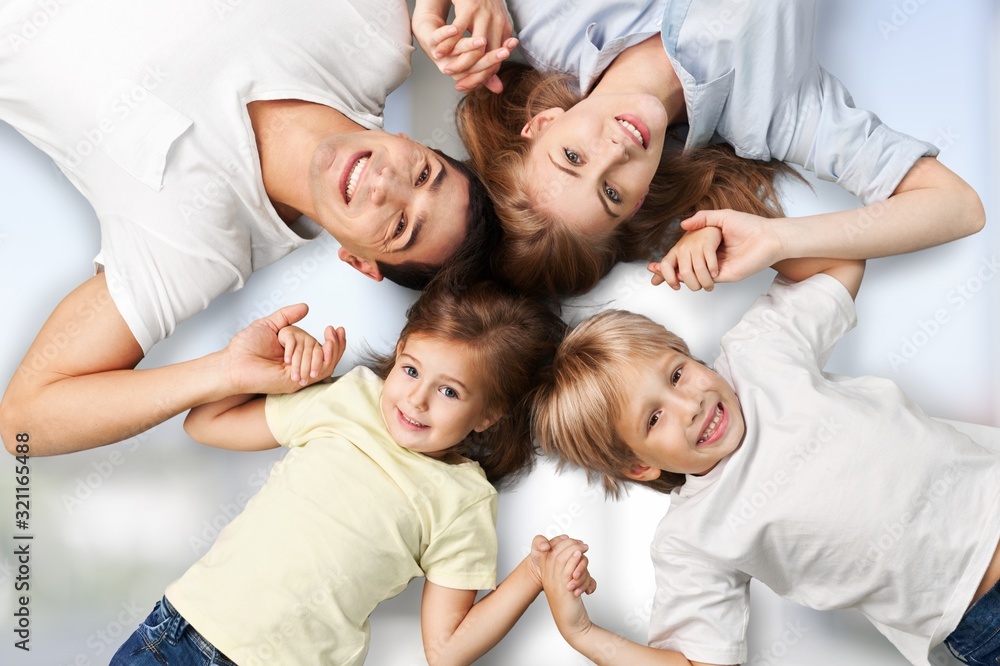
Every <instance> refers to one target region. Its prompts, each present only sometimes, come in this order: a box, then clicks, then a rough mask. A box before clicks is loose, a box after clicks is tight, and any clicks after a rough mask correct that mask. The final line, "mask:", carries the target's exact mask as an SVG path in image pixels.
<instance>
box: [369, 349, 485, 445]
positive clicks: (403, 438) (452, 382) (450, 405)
mask: <svg viewBox="0 0 1000 666" xmlns="http://www.w3.org/2000/svg"><path fill="white" fill-rule="evenodd" d="M381 408H382V416H383V418H385V422H386V425H387V426H388V427H389V434H390V435H392V438H393V440H395V442H396V443H397V444H399V445H400V446H402V447H404V448H407V449H410V450H411V451H417V452H419V453H423V454H425V455H428V456H431V457H432V458H441V457H443V456H444V455H445V452H446V451H447V450H448V449H450V448H451V447H453V446H455V445H456V444H458V443H459V442H461V441H462V440H463V439H465V437H466V436H467V435H468V434H469V433H470V432H472V431H473V430H475V431H476V432H482V431H483V430H486V428H488V427H490V426H491V425H493V423H494V422H495V421H496V418H495V417H492V415H490V414H489V413H488V411H487V409H486V396H485V395H484V389H483V383H482V382H481V381H480V379H479V368H478V367H477V362H476V358H475V357H474V356H473V354H472V351H471V350H470V349H469V348H468V347H466V346H465V345H462V344H456V343H454V342H449V341H446V340H439V339H437V338H435V337H432V336H428V335H421V334H414V335H411V336H409V338H408V339H407V340H406V342H405V343H403V344H402V346H401V347H398V348H397V350H396V364H395V365H394V366H393V368H392V371H391V372H390V373H389V376H388V377H386V380H385V387H384V388H383V389H382V398H381Z"/></svg>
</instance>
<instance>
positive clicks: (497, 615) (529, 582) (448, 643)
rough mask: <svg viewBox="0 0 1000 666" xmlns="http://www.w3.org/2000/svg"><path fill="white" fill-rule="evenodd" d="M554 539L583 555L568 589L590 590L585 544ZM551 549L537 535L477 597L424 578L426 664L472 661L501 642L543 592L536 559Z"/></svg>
mask: <svg viewBox="0 0 1000 666" xmlns="http://www.w3.org/2000/svg"><path fill="white" fill-rule="evenodd" d="M552 542H553V543H555V544H560V543H564V542H570V543H572V544H575V546H576V547H577V549H578V550H580V551H581V558H580V560H579V561H578V562H575V563H574V568H573V572H572V573H571V574H570V581H569V583H567V586H572V587H573V589H572V590H570V589H567V593H568V594H570V595H578V594H580V593H582V592H591V591H593V589H594V588H595V587H596V583H594V582H593V581H592V580H591V579H590V576H589V574H588V573H587V570H586V567H587V560H586V558H585V557H582V551H583V550H586V546H585V545H584V544H582V543H580V542H579V541H576V540H575V539H569V538H568V537H565V536H561V537H556V538H555V539H553V540H552ZM549 548H550V545H549V541H548V540H547V539H546V538H545V537H542V536H536V537H535V538H534V539H533V540H532V542H531V554H530V555H529V556H528V557H526V558H524V560H522V561H521V563H520V564H518V565H517V567H515V568H514V570H513V571H512V572H511V573H510V575H509V576H507V578H505V579H504V580H503V582H502V583H500V584H499V585H498V586H497V589H496V590H494V591H493V592H490V593H489V594H487V595H486V596H485V597H483V598H482V599H480V600H479V601H478V602H476V601H475V600H476V591H475V590H455V589H451V588H448V587H442V586H441V585H436V584H434V583H432V582H430V581H427V582H426V583H424V596H423V600H422V601H421V604H420V623H421V631H422V633H423V639H424V653H425V655H426V657H427V663H428V664H430V666H441V665H443V664H471V663H472V662H474V661H475V660H476V659H478V658H479V657H481V656H482V655H484V654H485V653H486V652H488V651H489V650H490V649H491V648H493V646H495V645H496V644H497V643H499V642H500V639H502V638H503V637H504V636H506V635H507V632H509V631H510V629H511V627H513V626H514V623H515V622H517V620H518V619H519V618H520V617H521V616H522V615H523V614H524V611H525V610H527V608H528V606H529V605H531V602H532V601H534V600H535V597H537V596H538V594H539V593H540V592H541V591H542V582H541V574H540V572H539V570H538V565H537V564H536V563H534V561H536V560H537V558H538V557H539V556H540V554H541V553H544V552H546V551H548V550H549Z"/></svg>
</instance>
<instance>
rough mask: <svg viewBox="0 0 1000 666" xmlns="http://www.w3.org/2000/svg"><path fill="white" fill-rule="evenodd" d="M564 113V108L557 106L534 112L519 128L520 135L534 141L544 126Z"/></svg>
mask: <svg viewBox="0 0 1000 666" xmlns="http://www.w3.org/2000/svg"><path fill="white" fill-rule="evenodd" d="M564 113H566V110H565V109H560V108H559V107H558V106H554V107H552V108H551V109H545V110H544V111H540V112H538V113H536V114H535V115H534V117H533V118H532V119H531V120H529V121H528V123H527V124H526V125H525V126H524V127H523V128H522V129H521V137H522V138H525V139H528V140H529V141H534V140H535V139H536V138H538V135H539V134H541V133H542V131H543V130H544V129H545V128H546V127H548V124H549V123H551V122H552V121H553V120H555V119H556V118H558V117H559V116H561V115H562V114H564Z"/></svg>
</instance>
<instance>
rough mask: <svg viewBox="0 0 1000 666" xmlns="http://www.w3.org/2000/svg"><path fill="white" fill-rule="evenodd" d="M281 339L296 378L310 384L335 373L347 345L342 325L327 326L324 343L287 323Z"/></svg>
mask: <svg viewBox="0 0 1000 666" xmlns="http://www.w3.org/2000/svg"><path fill="white" fill-rule="evenodd" d="M278 343H279V344H281V346H282V348H284V350H285V359H284V360H285V365H286V366H287V367H288V371H289V376H290V377H291V380H292V381H293V382H298V383H299V384H300V385H301V386H308V385H309V384H312V383H313V382H316V381H319V380H321V379H325V378H327V377H329V376H330V375H331V374H333V369H334V368H335V367H336V366H337V363H338V362H339V361H340V357H341V356H343V355H344V348H345V347H346V345H347V340H346V334H345V332H344V329H343V328H338V329H337V330H334V329H333V326H327V327H326V330H325V331H323V344H320V343H319V342H318V341H317V340H316V338H314V337H313V336H311V335H309V334H308V333H306V332H305V331H303V330H302V329H301V328H299V327H298V326H291V325H289V326H285V327H284V328H282V329H281V330H279V331H278Z"/></svg>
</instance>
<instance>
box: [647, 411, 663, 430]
mask: <svg viewBox="0 0 1000 666" xmlns="http://www.w3.org/2000/svg"><path fill="white" fill-rule="evenodd" d="M659 422H660V413H659V412H656V413H654V414H653V415H652V416H650V417H649V422H648V423H646V428H647V429H648V428H652V427H653V426H655V425H656V424H657V423H659Z"/></svg>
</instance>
